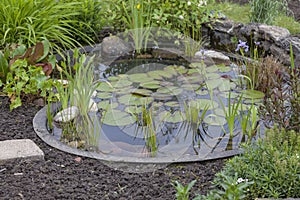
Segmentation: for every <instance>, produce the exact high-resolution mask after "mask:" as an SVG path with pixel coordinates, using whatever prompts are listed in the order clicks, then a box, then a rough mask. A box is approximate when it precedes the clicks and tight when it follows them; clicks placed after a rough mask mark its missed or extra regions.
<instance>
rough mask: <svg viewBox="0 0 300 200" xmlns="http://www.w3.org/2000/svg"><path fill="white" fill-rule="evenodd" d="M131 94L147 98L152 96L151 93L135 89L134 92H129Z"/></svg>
mask: <svg viewBox="0 0 300 200" xmlns="http://www.w3.org/2000/svg"><path fill="white" fill-rule="evenodd" d="M131 94H133V95H135V96H141V97H148V96H150V95H151V94H152V91H151V90H147V89H136V90H134V91H131Z"/></svg>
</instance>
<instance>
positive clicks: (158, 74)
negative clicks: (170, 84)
mask: <svg viewBox="0 0 300 200" xmlns="http://www.w3.org/2000/svg"><path fill="white" fill-rule="evenodd" d="M147 74H148V76H149V77H151V78H153V79H155V80H162V79H163V78H162V75H161V72H160V71H157V70H156V71H150V72H147Z"/></svg>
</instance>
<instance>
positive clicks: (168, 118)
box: [159, 111, 185, 123]
mask: <svg viewBox="0 0 300 200" xmlns="http://www.w3.org/2000/svg"><path fill="white" fill-rule="evenodd" d="M159 117H160V120H162V121H164V122H169V123H179V122H183V121H184V120H185V116H184V115H183V114H182V112H180V111H175V112H174V113H170V112H168V111H163V112H161V113H160V115H159Z"/></svg>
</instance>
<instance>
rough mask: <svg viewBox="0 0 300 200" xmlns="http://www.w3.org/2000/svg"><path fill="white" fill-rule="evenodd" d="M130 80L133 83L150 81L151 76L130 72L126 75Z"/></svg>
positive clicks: (151, 79)
mask: <svg viewBox="0 0 300 200" xmlns="http://www.w3.org/2000/svg"><path fill="white" fill-rule="evenodd" d="M128 78H129V80H130V81H132V82H135V83H143V82H150V81H153V78H151V77H150V76H148V74H146V73H144V74H142V73H137V74H130V75H128Z"/></svg>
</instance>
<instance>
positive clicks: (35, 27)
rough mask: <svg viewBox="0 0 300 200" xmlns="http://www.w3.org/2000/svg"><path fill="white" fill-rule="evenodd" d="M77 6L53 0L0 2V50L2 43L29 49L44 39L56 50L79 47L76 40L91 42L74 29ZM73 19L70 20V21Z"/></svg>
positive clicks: (3, 45)
mask: <svg viewBox="0 0 300 200" xmlns="http://www.w3.org/2000/svg"><path fill="white" fill-rule="evenodd" d="M79 9H81V8H80V7H79V4H78V3H76V2H75V3H73V2H71V3H66V2H62V1H54V0H2V1H0V27H1V28H0V38H1V39H0V48H2V47H5V46H6V44H12V43H19V42H20V43H23V44H25V46H27V47H28V46H32V45H34V44H35V43H37V42H38V41H42V40H45V39H47V40H48V41H50V44H51V47H53V48H55V49H56V50H59V49H61V48H62V47H64V48H71V47H75V46H79V45H80V44H79V43H78V42H77V41H76V39H75V38H76V37H79V38H81V39H82V40H84V41H86V42H91V39H90V38H89V37H88V36H87V35H86V34H84V33H82V32H80V31H79V30H76V29H75V28H74V27H76V24H77V23H78V20H75V16H77V15H78V12H77V11H78V10H79ZM72 18H74V19H72Z"/></svg>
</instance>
